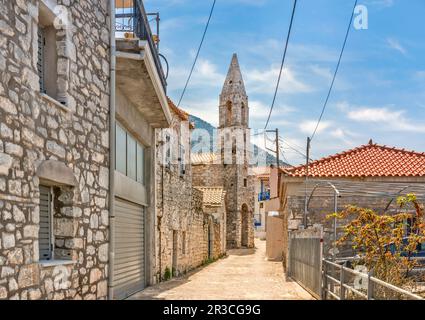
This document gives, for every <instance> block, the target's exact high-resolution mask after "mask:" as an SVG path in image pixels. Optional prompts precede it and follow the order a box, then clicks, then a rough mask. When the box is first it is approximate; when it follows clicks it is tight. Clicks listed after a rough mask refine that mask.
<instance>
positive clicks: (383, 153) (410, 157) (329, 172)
mask: <svg viewBox="0 0 425 320" xmlns="http://www.w3.org/2000/svg"><path fill="white" fill-rule="evenodd" d="M285 172H286V173H287V174H288V175H289V176H294V177H304V176H305V166H298V167H294V168H291V169H285ZM309 176H311V177H344V178H347V177H424V176H425V153H419V152H415V151H407V150H404V149H397V148H394V147H388V146H382V145H378V144H374V143H372V142H370V143H369V144H367V145H363V146H361V147H358V148H355V149H352V150H348V151H345V152H342V153H338V154H336V155H333V156H329V157H326V158H323V159H320V160H317V161H314V162H312V163H310V165H309Z"/></svg>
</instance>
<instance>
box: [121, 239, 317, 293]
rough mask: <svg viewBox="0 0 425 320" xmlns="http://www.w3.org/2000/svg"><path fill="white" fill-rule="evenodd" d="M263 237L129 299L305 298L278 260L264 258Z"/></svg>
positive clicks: (303, 291)
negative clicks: (252, 243)
mask: <svg viewBox="0 0 425 320" xmlns="http://www.w3.org/2000/svg"><path fill="white" fill-rule="evenodd" d="M265 245H266V243H265V241H260V240H257V239H256V240H255V246H256V248H255V249H241V250H231V251H229V252H228V255H229V256H228V257H227V258H224V259H222V260H219V261H218V262H215V263H213V264H211V265H208V266H206V267H204V268H201V269H199V270H196V271H193V272H191V273H188V274H187V275H186V276H184V277H182V278H178V279H174V280H171V281H168V282H165V283H161V284H159V285H156V286H152V287H149V288H147V289H145V290H144V291H142V292H140V293H138V294H136V295H134V296H132V297H130V298H129V299H131V300H147V299H164V300H194V299H197V300H214V299H224V300H229V299H235V300H240V299H245V300H247V299H253V300H306V299H313V298H312V297H311V295H310V294H309V293H307V292H306V291H305V290H304V289H302V288H301V287H300V286H299V285H298V284H297V283H295V282H293V281H286V280H285V276H284V274H283V268H282V263H281V262H270V261H266V259H265V251H266V248H265Z"/></svg>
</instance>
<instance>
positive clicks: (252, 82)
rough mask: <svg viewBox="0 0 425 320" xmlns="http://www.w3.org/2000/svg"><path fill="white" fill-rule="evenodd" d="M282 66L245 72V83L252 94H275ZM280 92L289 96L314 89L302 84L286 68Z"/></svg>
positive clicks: (289, 69)
mask: <svg viewBox="0 0 425 320" xmlns="http://www.w3.org/2000/svg"><path fill="white" fill-rule="evenodd" d="M279 71H280V66H279V67H278V66H271V67H270V68H268V69H266V70H260V69H249V70H248V71H246V72H245V74H244V78H245V83H246V86H247V88H248V91H249V92H250V93H263V94H264V93H273V92H274V90H275V88H276V81H277V78H278V76H279ZM279 89H280V90H279V91H280V92H285V93H287V94H295V93H306V92H311V91H313V89H312V88H311V87H310V86H309V85H308V84H306V83H304V82H302V81H301V80H300V79H299V78H298V75H297V74H296V73H295V71H294V70H292V69H291V68H285V69H284V70H283V72H282V78H281V82H280V87H279Z"/></svg>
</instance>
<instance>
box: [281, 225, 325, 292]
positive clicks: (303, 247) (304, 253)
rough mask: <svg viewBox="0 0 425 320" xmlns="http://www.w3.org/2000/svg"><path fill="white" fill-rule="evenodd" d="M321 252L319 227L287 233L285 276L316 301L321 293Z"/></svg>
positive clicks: (320, 229) (320, 230) (320, 231)
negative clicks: (287, 247)
mask: <svg viewBox="0 0 425 320" xmlns="http://www.w3.org/2000/svg"><path fill="white" fill-rule="evenodd" d="M322 250H323V245H322V228H321V227H315V228H313V229H307V230H297V231H292V232H290V233H289V252H288V264H287V266H288V268H287V275H288V277H290V278H292V279H294V280H295V281H296V282H297V283H299V284H300V285H301V286H302V287H303V288H304V289H306V290H307V291H308V292H310V293H311V294H312V295H313V296H314V297H315V298H317V299H320V296H321V291H322V290H321V286H322Z"/></svg>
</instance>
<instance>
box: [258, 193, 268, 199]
mask: <svg viewBox="0 0 425 320" xmlns="http://www.w3.org/2000/svg"><path fill="white" fill-rule="evenodd" d="M267 200H270V191H265V192H260V193H259V194H258V201H267Z"/></svg>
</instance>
